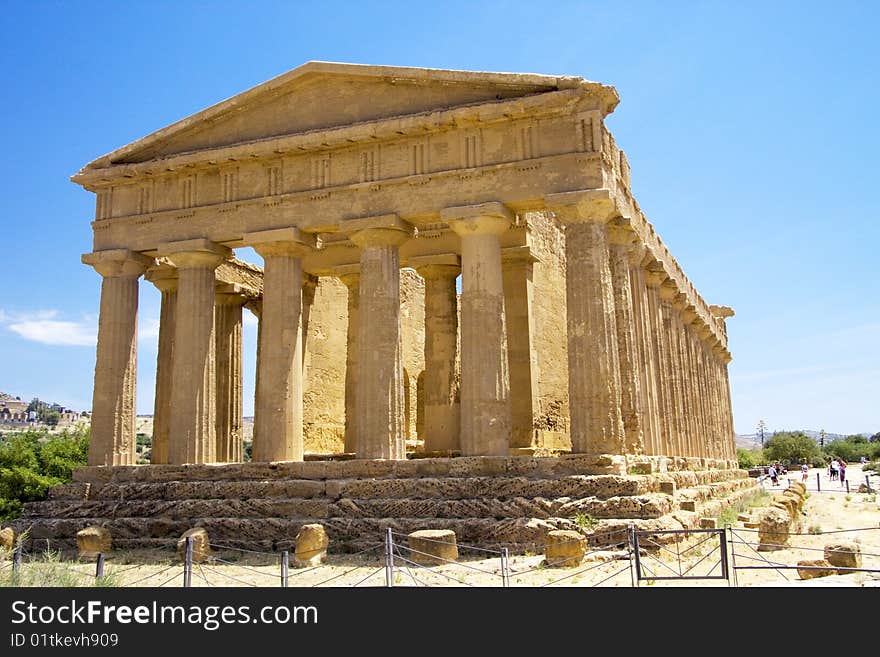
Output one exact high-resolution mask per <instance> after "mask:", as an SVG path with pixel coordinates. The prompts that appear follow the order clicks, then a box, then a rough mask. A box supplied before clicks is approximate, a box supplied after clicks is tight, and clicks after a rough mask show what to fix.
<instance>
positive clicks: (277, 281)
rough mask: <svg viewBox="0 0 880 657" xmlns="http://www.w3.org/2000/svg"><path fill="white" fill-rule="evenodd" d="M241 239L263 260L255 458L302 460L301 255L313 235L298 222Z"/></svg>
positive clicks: (312, 238)
mask: <svg viewBox="0 0 880 657" xmlns="http://www.w3.org/2000/svg"><path fill="white" fill-rule="evenodd" d="M243 239H244V242H245V244H248V245H250V246H252V247H253V248H254V249H255V250H256V251H257V253H259V254H260V255H261V256H263V264H264V268H263V303H262V314H261V317H260V336H259V337H260V346H259V350H258V352H259V354H258V358H259V364H258V366H257V367H258V368H259V369H258V371H259V377H258V380H257V386H258V387H257V390H256V404H255V409H254V446H253V454H252V460H254V461H302V460H303V359H302V345H303V337H302V288H303V270H302V257H303V255H305V254H306V253H308V252H309V251H310V250H311V249H312V248H314V245H315V239H314V237H313V236H312V235H308V234H306V233H303V232H301V231H300V230H299V229H297V228H279V229H276V230H266V231H261V232H257V233H246V234H245V235H244V238H243Z"/></svg>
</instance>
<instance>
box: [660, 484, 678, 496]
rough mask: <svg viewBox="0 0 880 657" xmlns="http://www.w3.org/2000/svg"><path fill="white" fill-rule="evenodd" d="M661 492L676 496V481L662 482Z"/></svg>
mask: <svg viewBox="0 0 880 657" xmlns="http://www.w3.org/2000/svg"><path fill="white" fill-rule="evenodd" d="M660 492H661V493H665V494H666V495H675V482H674V481H661V482H660Z"/></svg>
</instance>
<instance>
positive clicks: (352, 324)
mask: <svg viewBox="0 0 880 657" xmlns="http://www.w3.org/2000/svg"><path fill="white" fill-rule="evenodd" d="M334 273H335V274H336V276H337V278H339V280H340V281H342V283H343V285H345V287H346V288H347V290H348V327H347V330H346V334H345V447H344V449H345V452H346V453H348V454H354V453H356V452H357V402H356V400H357V368H358V321H359V319H358V318H359V312H358V309H359V308H360V299H361V294H360V285H361V267H360V265H347V266H345V267H339V268H338V269H337V270H336V271H335V272H334Z"/></svg>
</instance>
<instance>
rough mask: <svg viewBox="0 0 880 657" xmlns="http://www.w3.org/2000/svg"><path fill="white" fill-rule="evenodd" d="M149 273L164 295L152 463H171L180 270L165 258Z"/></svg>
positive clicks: (160, 311) (151, 450)
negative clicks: (178, 271) (170, 448)
mask: <svg viewBox="0 0 880 657" xmlns="http://www.w3.org/2000/svg"><path fill="white" fill-rule="evenodd" d="M160 261H161V262H159V263H157V265H156V266H155V267H151V268H150V269H149V270H147V273H146V275H145V278H146V279H147V280H148V281H150V282H151V283H152V284H153V285H155V286H156V288H157V289H158V290H159V292H160V293H161V295H162V302H161V306H160V310H159V348H158V353H157V355H156V394H155V398H154V400H153V436H152V443H153V444H152V447H151V449H150V463H152V464H163V463H169V462H170V460H169V458H170V457H169V454H168V446H169V436H170V434H171V382H172V378H171V377H172V374H173V372H172V369H173V367H174V331H175V321H174V317H175V313H176V309H177V283H178V281H177V269H176V268H175V267H173V266H171V263H170V262H168V261H167V260H166V259H165V258H161V259H160Z"/></svg>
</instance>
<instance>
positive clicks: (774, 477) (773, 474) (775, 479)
mask: <svg viewBox="0 0 880 657" xmlns="http://www.w3.org/2000/svg"><path fill="white" fill-rule="evenodd" d="M767 474H768V475H770V481H771V482H773V485H774V486H778V485H779V473H777V472H776V466H775V465H771V466H770V469H769V470H768V471H767Z"/></svg>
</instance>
